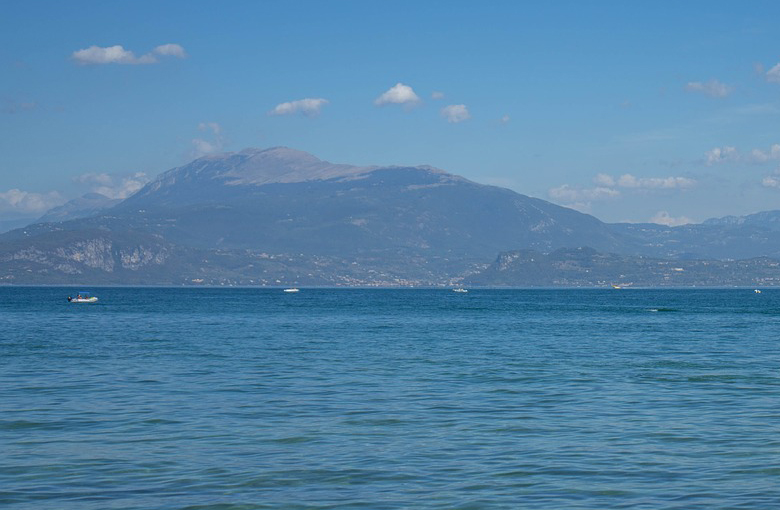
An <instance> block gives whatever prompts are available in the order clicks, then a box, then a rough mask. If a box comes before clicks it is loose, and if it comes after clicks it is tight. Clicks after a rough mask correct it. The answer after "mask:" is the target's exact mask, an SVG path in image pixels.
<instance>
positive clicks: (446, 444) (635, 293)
mask: <svg viewBox="0 0 780 510" xmlns="http://www.w3.org/2000/svg"><path fill="white" fill-rule="evenodd" d="M77 290H79V289H64V288H2V289H0V317H2V320H0V506H3V507H4V508H8V509H9V510H11V509H12V510H22V509H25V510H27V509H79V510H82V509H106V508H112V509H120V508H121V509H148V508H157V509H209V510H216V509H225V510H228V509H235V510H238V509H242V510H244V509H262V508H274V509H279V508H285V509H287V508H289V509H324V508H370V509H420V508H425V509H455V508H456V509H499V508H507V509H509V508H525V509H563V508H566V509H594V510H595V509H604V508H632V509H633V508H636V509H640V508H641V509H644V508H647V509H708V510H710V509H727V508H729V509H737V508H744V509H762V508H778V507H780V485H778V483H777V482H778V475H780V411H778V409H779V408H780V406H778V390H780V372H779V371H778V365H779V364H780V339H779V338H778V327H779V326H780V291H772V290H767V291H765V292H763V293H762V294H754V293H753V291H752V290H744V289H742V290H737V289H731V290H639V289H623V290H478V289H476V290H471V291H470V292H469V293H467V294H457V293H454V292H450V291H448V290H348V289H302V290H301V292H300V293H298V294H284V293H282V291H281V290H280V289H273V290H269V289H263V290H254V289H160V288H136V289H134V288H102V289H92V290H93V293H94V294H96V295H98V296H99V298H100V302H99V303H97V304H95V305H76V304H69V303H67V301H66V300H65V298H66V296H67V295H68V294H74V293H75V292H76V291H77Z"/></svg>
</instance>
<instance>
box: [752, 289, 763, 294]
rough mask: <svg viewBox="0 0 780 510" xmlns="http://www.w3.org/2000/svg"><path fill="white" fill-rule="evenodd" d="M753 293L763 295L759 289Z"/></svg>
mask: <svg viewBox="0 0 780 510" xmlns="http://www.w3.org/2000/svg"><path fill="white" fill-rule="evenodd" d="M753 292H755V293H756V294H761V291H760V290H758V289H753Z"/></svg>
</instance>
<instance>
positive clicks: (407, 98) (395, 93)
mask: <svg viewBox="0 0 780 510" xmlns="http://www.w3.org/2000/svg"><path fill="white" fill-rule="evenodd" d="M420 101H421V100H420V97H419V96H418V95H417V94H415V93H414V90H412V87H410V86H408V85H404V84H403V83H400V82H399V83H396V84H395V85H394V86H392V87H390V89H388V90H387V92H385V93H384V94H382V95H381V96H379V97H378V98H376V99H375V100H374V104H375V105H377V106H384V105H386V104H400V105H404V106H414V105H416V104H418V103H419V102H420Z"/></svg>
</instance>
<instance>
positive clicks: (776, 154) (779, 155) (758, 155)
mask: <svg viewBox="0 0 780 510" xmlns="http://www.w3.org/2000/svg"><path fill="white" fill-rule="evenodd" d="M778 159H780V144H779V143H776V144H773V145H772V146H771V147H769V150H768V151H762V150H761V149H753V150H752V151H750V160H751V161H753V162H754V163H766V162H767V161H771V160H778Z"/></svg>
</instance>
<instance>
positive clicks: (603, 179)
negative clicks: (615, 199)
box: [593, 174, 615, 188]
mask: <svg viewBox="0 0 780 510" xmlns="http://www.w3.org/2000/svg"><path fill="white" fill-rule="evenodd" d="M593 182H594V183H596V184H598V185H599V186H607V187H610V188H611V187H613V186H614V185H615V179H613V178H612V176H611V175H607V174H596V177H594V178H593Z"/></svg>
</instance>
